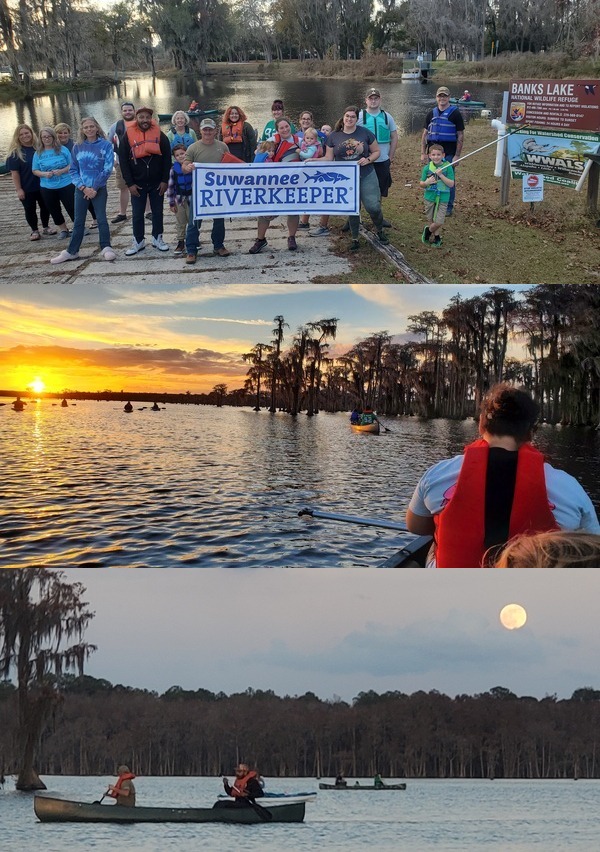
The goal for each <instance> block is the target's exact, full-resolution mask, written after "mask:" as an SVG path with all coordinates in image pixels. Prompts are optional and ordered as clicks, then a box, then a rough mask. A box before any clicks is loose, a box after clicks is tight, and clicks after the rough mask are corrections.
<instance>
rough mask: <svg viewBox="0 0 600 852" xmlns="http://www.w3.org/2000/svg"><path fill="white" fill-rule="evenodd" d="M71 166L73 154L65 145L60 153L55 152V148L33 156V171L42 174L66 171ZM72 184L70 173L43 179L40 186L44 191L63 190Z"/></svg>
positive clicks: (45, 149)
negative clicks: (57, 170)
mask: <svg viewBox="0 0 600 852" xmlns="http://www.w3.org/2000/svg"><path fill="white" fill-rule="evenodd" d="M70 165H71V152H70V151H69V149H68V148H65V147H64V145H61V148H60V151H55V150H54V148H49V149H48V148H44V149H43V150H42V151H39V152H38V151H36V152H35V154H34V155H33V162H32V164H31V168H32V169H37V170H38V171H40V172H51V171H52V170H53V169H64V168H65V166H70ZM70 183H71V177H70V175H69V172H68V171H67V172H65V174H64V175H53V176H52V177H49V178H47V177H41V178H40V186H42V187H43V188H44V189H62V187H63V186H68V185H69V184H70Z"/></svg>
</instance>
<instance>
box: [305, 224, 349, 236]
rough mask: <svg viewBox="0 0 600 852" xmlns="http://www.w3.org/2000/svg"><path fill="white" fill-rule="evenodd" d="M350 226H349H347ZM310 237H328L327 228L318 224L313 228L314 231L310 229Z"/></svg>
mask: <svg viewBox="0 0 600 852" xmlns="http://www.w3.org/2000/svg"><path fill="white" fill-rule="evenodd" d="M348 227H350V226H348ZM310 236H311V237H328V236H329V228H324V227H323V226H322V225H320V226H319V227H318V228H315V230H314V231H310Z"/></svg>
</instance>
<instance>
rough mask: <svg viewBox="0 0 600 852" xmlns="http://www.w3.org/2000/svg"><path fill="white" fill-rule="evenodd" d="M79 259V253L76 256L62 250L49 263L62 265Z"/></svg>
mask: <svg viewBox="0 0 600 852" xmlns="http://www.w3.org/2000/svg"><path fill="white" fill-rule="evenodd" d="M78 257H79V252H77V254H69V252H68V251H67V250H66V249H64V250H63V251H61V253H60V254H57V255H56V257H52V258H51V259H50V263H64V262H65V261H66V260H77V259H78Z"/></svg>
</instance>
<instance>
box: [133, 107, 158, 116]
mask: <svg viewBox="0 0 600 852" xmlns="http://www.w3.org/2000/svg"><path fill="white" fill-rule="evenodd" d="M141 112H149V113H150V115H154V110H153V109H152V108H151V107H138V108H137V109H136V111H135V114H136V115H139V114H140V113H141Z"/></svg>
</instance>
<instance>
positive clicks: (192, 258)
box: [185, 254, 196, 266]
mask: <svg viewBox="0 0 600 852" xmlns="http://www.w3.org/2000/svg"><path fill="white" fill-rule="evenodd" d="M185 262H186V263H187V264H188V266H192V265H193V264H194V263H196V255H195V254H188V255H186V258H185Z"/></svg>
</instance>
